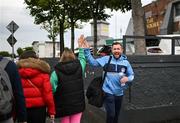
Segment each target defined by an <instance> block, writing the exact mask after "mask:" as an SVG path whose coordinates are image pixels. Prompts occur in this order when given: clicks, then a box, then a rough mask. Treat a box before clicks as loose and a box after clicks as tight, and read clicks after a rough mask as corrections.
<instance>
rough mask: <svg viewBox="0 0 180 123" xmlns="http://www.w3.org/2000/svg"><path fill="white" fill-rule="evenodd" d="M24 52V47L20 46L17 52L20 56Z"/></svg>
mask: <svg viewBox="0 0 180 123" xmlns="http://www.w3.org/2000/svg"><path fill="white" fill-rule="evenodd" d="M23 52H24V50H23V49H22V48H20V47H19V48H18V49H17V54H18V56H20V55H21V54H22V53H23Z"/></svg>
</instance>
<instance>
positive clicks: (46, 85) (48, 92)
mask: <svg viewBox="0 0 180 123" xmlns="http://www.w3.org/2000/svg"><path fill="white" fill-rule="evenodd" d="M43 80H44V81H43V91H42V93H43V99H44V101H45V103H46V105H47V109H48V113H49V115H50V117H51V116H52V115H55V105H54V99H53V92H52V86H51V83H50V78H49V74H43ZM52 117H53V116H52Z"/></svg>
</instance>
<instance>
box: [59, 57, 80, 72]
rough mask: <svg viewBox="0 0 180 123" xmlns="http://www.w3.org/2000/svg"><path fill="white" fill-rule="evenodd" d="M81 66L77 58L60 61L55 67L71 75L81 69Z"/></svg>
mask: <svg viewBox="0 0 180 123" xmlns="http://www.w3.org/2000/svg"><path fill="white" fill-rule="evenodd" d="M79 67H81V66H80V63H79V60H77V59H76V60H73V61H69V62H59V63H58V64H57V65H56V66H55V69H56V70H59V71H61V72H63V73H64V74H67V75H69V74H73V73H75V72H76V71H77V70H78V69H79Z"/></svg>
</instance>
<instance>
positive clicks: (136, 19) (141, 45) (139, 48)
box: [131, 0, 146, 55]
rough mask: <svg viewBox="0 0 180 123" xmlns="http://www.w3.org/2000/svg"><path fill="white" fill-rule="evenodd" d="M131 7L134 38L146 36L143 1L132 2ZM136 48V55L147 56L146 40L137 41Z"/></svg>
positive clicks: (134, 0) (135, 42)
mask: <svg viewBox="0 0 180 123" xmlns="http://www.w3.org/2000/svg"><path fill="white" fill-rule="evenodd" d="M131 5H132V18H133V25H134V36H145V23H144V22H145V21H144V19H145V18H144V9H143V8H142V4H141V0H131ZM134 46H135V54H136V55H145V54H146V43H145V40H144V39H135V40H134Z"/></svg>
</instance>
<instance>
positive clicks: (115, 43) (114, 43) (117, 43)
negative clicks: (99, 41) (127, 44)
mask: <svg viewBox="0 0 180 123" xmlns="http://www.w3.org/2000/svg"><path fill="white" fill-rule="evenodd" d="M114 45H120V46H121V47H122V48H123V45H122V44H121V43H120V42H113V43H112V47H113V46H114Z"/></svg>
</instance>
